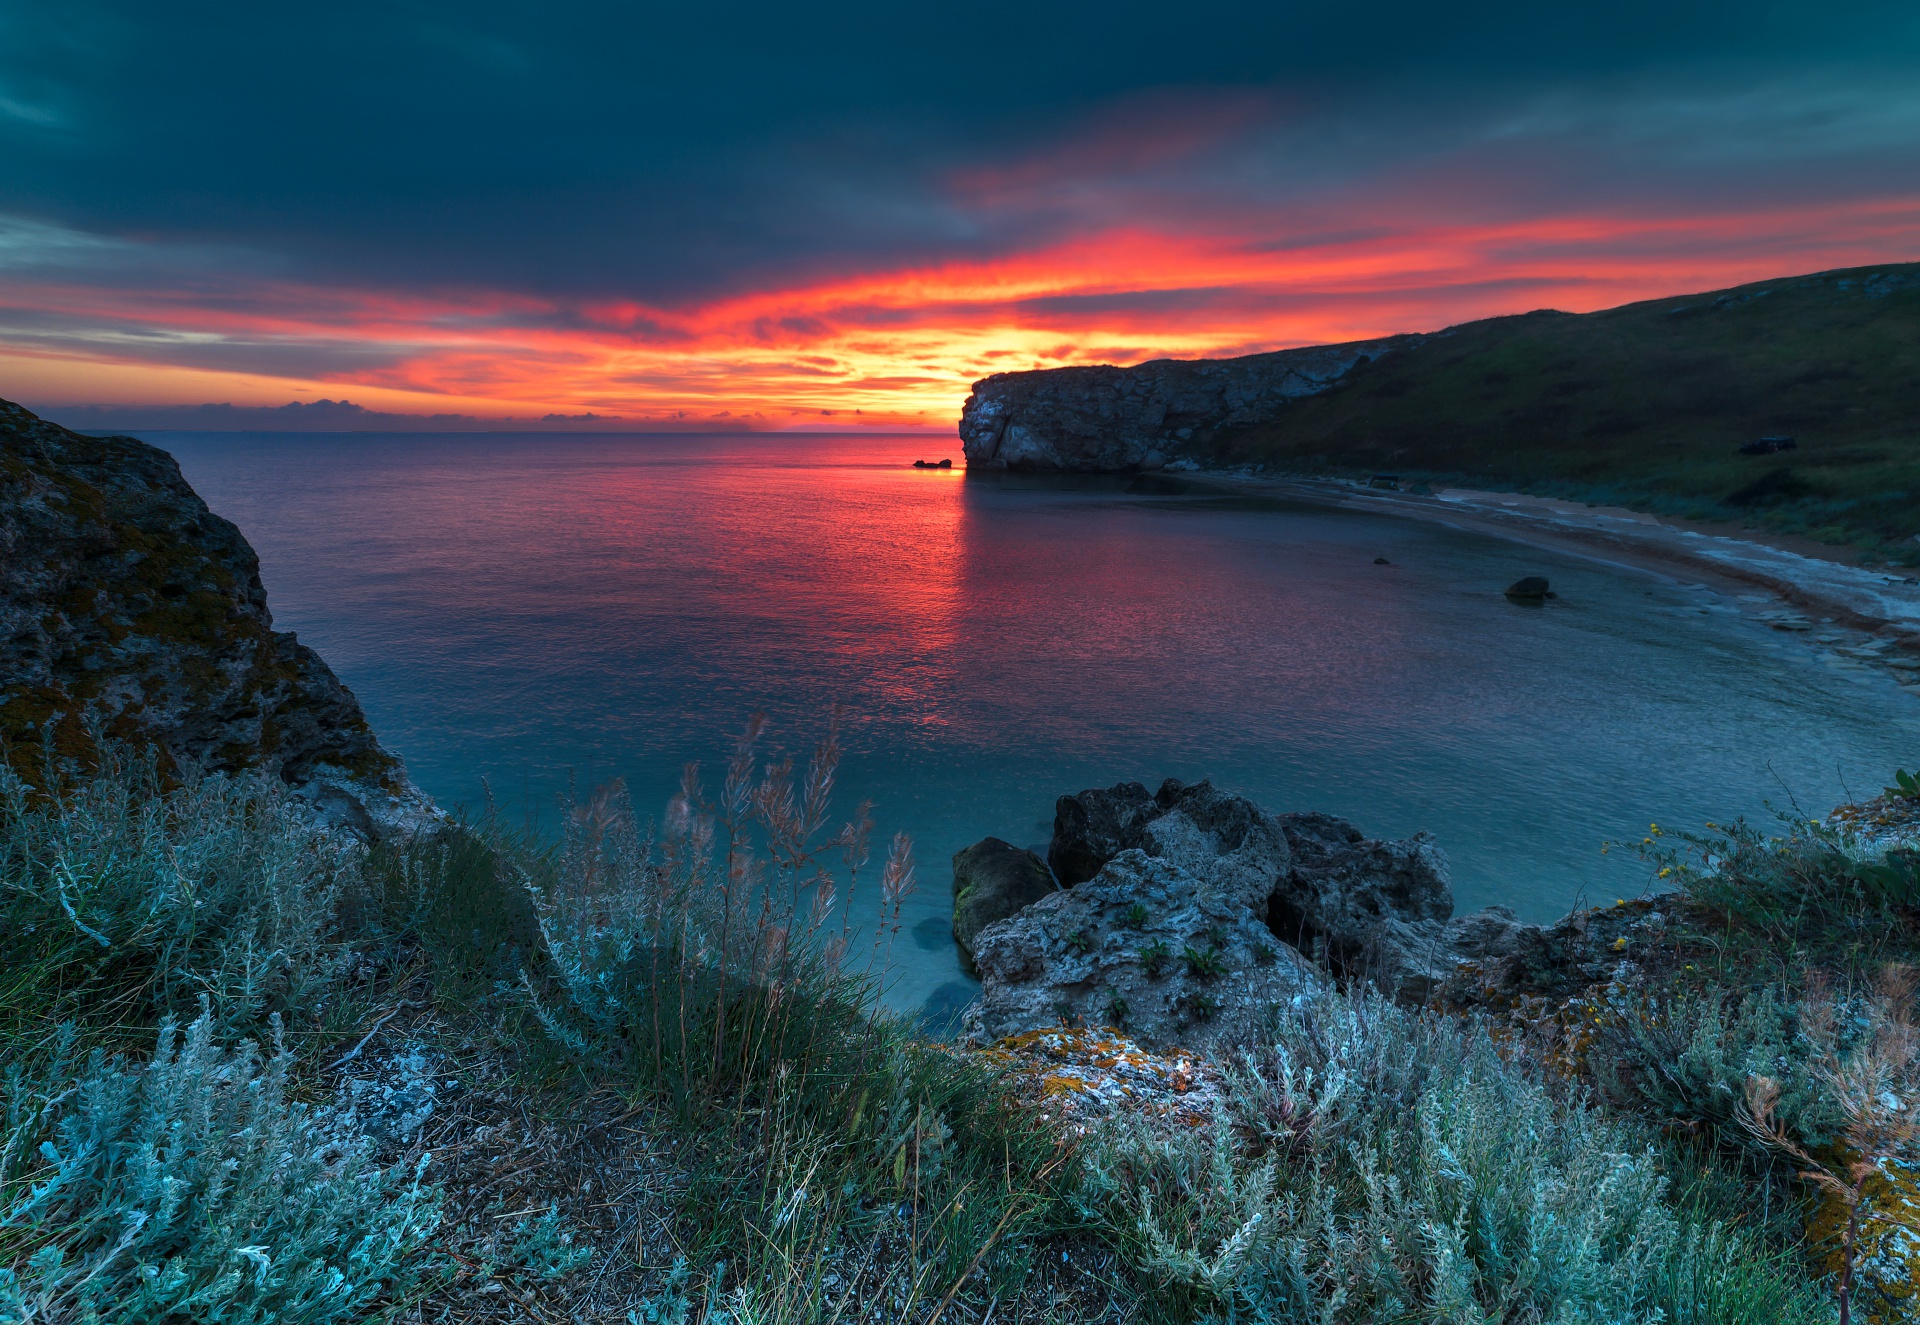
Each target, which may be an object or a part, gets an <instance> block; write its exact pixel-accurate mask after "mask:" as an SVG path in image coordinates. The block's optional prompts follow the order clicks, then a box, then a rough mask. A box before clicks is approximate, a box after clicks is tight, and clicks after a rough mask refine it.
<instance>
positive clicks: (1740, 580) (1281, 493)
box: [1187, 471, 1920, 698]
mask: <svg viewBox="0 0 1920 1325" xmlns="http://www.w3.org/2000/svg"><path fill="white" fill-rule="evenodd" d="M1187 481H1188V482H1189V483H1191V484H1192V485H1193V489H1194V490H1196V491H1205V490H1207V489H1212V490H1214V491H1217V492H1220V493H1223V494H1232V495H1237V496H1255V497H1266V498H1274V499H1280V500H1288V501H1299V502H1304V503H1307V504H1310V505H1316V506H1331V507H1334V508H1337V509H1342V510H1355V511H1367V512H1371V513H1373V514H1379V515H1394V516H1399V517H1402V518H1405V519H1415V520H1426V521H1429V522H1431V523H1436V524H1445V525H1449V526H1451V527H1453V528H1456V529H1463V530H1468V531H1471V532H1476V533H1484V534H1491V535H1493V536H1495V537H1497V538H1505V539H1508V540H1511V541H1513V542H1517V543H1522V544H1526V545H1528V546H1533V547H1538V548H1541V549H1543V550H1547V551H1555V552H1562V553H1572V554H1574V555H1579V556H1586V557H1591V558H1596V559H1599V560H1602V561H1608V562H1612V563H1614V564H1616V565H1624V566H1628V567H1631V568H1633V569H1637V570H1645V571H1652V572H1655V573H1657V574H1662V575H1667V576H1670V577H1671V576H1677V575H1681V574H1683V573H1684V575H1685V576H1686V577H1687V578H1691V579H1693V580H1696V581H1704V582H1707V583H1709V585H1710V587H1715V588H1722V589H1748V590H1753V589H1759V590H1762V591H1764V592H1766V593H1767V594H1769V595H1771V596H1773V597H1774V598H1777V599H1779V600H1780V601H1782V602H1783V603H1786V604H1788V605H1789V606H1790V607H1791V608H1796V609H1799V610H1798V611H1797V612H1795V611H1774V612H1761V613H1758V614H1757V615H1758V617H1759V619H1760V620H1761V621H1763V622H1764V623H1765V624H1767V625H1769V626H1772V627H1773V628H1774V629H1776V630H1782V631H1792V632H1818V631H1820V630H1821V628H1823V627H1824V628H1826V629H1827V631H1828V632H1829V633H1832V632H1834V631H1848V632H1852V633H1853V634H1855V635H1860V636H1866V637H1868V638H1867V641H1866V642H1864V643H1855V644H1853V645H1852V646H1851V647H1850V648H1848V649H1846V650H1845V652H1846V654H1847V656H1848V657H1849V658H1850V659H1851V660H1852V661H1855V662H1862V663H1869V664H1872V663H1879V664H1881V665H1882V666H1883V667H1884V668H1885V670H1886V671H1888V672H1889V673H1890V674H1891V675H1892V676H1893V677H1894V679H1895V680H1897V681H1898V682H1899V683H1900V684H1901V686H1902V688H1904V689H1906V690H1908V691H1909V692H1910V693H1912V694H1913V695H1914V696H1915V697H1916V698H1920V668H1908V667H1903V666H1900V665H1899V664H1900V663H1903V662H1906V661H1908V660H1913V661H1916V662H1920V578H1914V577H1907V576H1900V575H1896V574H1893V573H1890V572H1887V571H1879V570H1870V569H1867V568H1866V567H1863V566H1857V565H1852V564H1849V563H1847V562H1844V561H1841V560H1839V559H1838V558H1837V557H1832V556H1829V557H1823V556H1818V555H1813V554H1812V553H1811V551H1800V550H1797V548H1796V547H1794V546H1792V544H1796V543H1800V542H1802V541H1803V540H1786V539H1781V540H1775V541H1765V540H1761V539H1756V538H1745V537H1740V536H1737V535H1735V534H1731V533H1722V532H1718V531H1709V530H1707V529H1703V528H1700V527H1698V526H1697V525H1693V524H1692V523H1690V522H1688V521H1684V520H1680V519H1677V518H1674V517H1665V516H1657V515H1650V514H1647V513H1645V512H1642V511H1633V510H1628V509H1626V508H1625V507H1589V506H1587V505H1585V504H1584V503H1581V502H1574V501H1566V500H1562V499H1559V498H1553V497H1536V496H1531V495H1528V494H1526V493H1515V492H1493V491H1488V490H1483V489H1476V488H1445V489H1441V490H1439V491H1437V492H1435V493H1434V494H1433V495H1431V496H1428V495H1423V494H1416V493H1410V492H1401V491H1398V490H1394V489H1385V488H1369V487H1366V486H1364V485H1362V484H1360V483H1359V482H1357V481H1354V480H1348V479H1329V478H1314V477H1308V476H1305V475H1272V476H1267V475H1247V474H1237V473H1232V472H1227V473H1208V472H1206V471H1200V472H1198V473H1195V474H1192V475H1191V476H1190V477H1188V478H1187ZM1808 546H1809V548H1810V549H1811V548H1813V547H1816V546H1817V545H1808Z"/></svg>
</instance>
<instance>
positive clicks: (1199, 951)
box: [1180, 944, 1227, 980]
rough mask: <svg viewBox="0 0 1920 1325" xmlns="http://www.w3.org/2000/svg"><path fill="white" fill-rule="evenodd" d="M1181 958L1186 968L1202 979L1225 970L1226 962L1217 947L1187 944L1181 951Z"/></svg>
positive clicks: (1210, 977)
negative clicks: (1200, 946)
mask: <svg viewBox="0 0 1920 1325" xmlns="http://www.w3.org/2000/svg"><path fill="white" fill-rule="evenodd" d="M1180 956H1181V959H1182V960H1183V961H1185V962H1186V964H1187V970H1188V972H1189V973H1191V974H1192V975H1194V976H1196V977H1198V978H1199V979H1202V980H1211V979H1213V978H1214V977H1215V976H1217V975H1222V974H1224V973H1225V972H1226V969H1227V963H1226V960H1225V959H1224V958H1222V957H1221V955H1220V949H1218V948H1196V947H1193V946H1192V945H1191V944H1189V945H1188V946H1187V947H1186V948H1185V949H1183V950H1182V951H1181V954H1180Z"/></svg>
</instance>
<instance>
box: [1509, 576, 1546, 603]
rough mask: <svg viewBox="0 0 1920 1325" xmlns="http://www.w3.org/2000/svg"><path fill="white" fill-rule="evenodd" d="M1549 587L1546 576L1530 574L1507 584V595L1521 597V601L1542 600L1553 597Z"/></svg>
mask: <svg viewBox="0 0 1920 1325" xmlns="http://www.w3.org/2000/svg"><path fill="white" fill-rule="evenodd" d="M1548 589H1549V585H1548V584H1547V578H1546V576H1544V575H1528V576H1526V577H1525V578H1523V579H1518V580H1515V581H1514V582H1513V583H1512V584H1509V585H1508V586H1507V597H1509V598H1516V599H1519V600H1520V601H1521V602H1540V601H1542V600H1544V599H1547V598H1551V597H1553V595H1552V594H1551V593H1549V592H1548Z"/></svg>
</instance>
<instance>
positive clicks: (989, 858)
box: [953, 837, 1055, 973]
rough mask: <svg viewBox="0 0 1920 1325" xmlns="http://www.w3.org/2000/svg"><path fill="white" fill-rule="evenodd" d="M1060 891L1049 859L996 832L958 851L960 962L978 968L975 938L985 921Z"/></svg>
mask: <svg viewBox="0 0 1920 1325" xmlns="http://www.w3.org/2000/svg"><path fill="white" fill-rule="evenodd" d="M1053 891H1055V888H1054V883H1053V876H1052V875H1051V874H1049V873H1048V872H1047V862H1046V861H1044V860H1042V859H1040V857H1038V856H1036V855H1034V854H1033V852H1031V851H1027V850H1024V849H1022V848H1020V847H1017V846H1015V845H1013V843H1011V842H1002V841H1001V840H1000V839H999V838H997V837H989V838H984V839H982V840H981V841H978V842H975V843H974V844H973V845H972V846H970V847H962V848H961V849H960V850H958V851H956V852H954V853H953V941H954V942H955V943H957V944H959V945H960V965H961V967H962V968H963V969H965V970H967V971H968V972H969V973H971V971H972V970H973V940H974V936H975V935H976V934H978V933H979V932H980V931H981V930H982V929H984V928H985V927H986V926H988V925H991V924H992V923H993V922H994V921H996V920H1005V919H1006V918H1007V917H1008V916H1011V915H1014V914H1016V913H1018V912H1019V911H1020V910H1021V908H1023V907H1025V906H1027V905H1029V904H1030V903H1033V902H1037V901H1039V900H1040V899H1041V898H1042V897H1045V896H1046V895H1047V894H1048V893H1050V892H1053Z"/></svg>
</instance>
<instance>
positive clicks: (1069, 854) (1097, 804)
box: [1047, 782, 1166, 888]
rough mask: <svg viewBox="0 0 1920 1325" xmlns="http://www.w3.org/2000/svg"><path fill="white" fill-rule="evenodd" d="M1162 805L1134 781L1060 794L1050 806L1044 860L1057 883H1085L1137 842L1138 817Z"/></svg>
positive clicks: (1151, 815) (1146, 816) (1149, 814)
mask: <svg viewBox="0 0 1920 1325" xmlns="http://www.w3.org/2000/svg"><path fill="white" fill-rule="evenodd" d="M1165 812H1166V811H1165V810H1164V809H1163V808H1162V807H1161V806H1159V805H1158V804H1156V803H1155V802H1154V799H1153V793H1152V792H1150V791H1148V790H1147V789H1146V788H1145V787H1144V786H1142V785H1141V784H1140V783H1138V782H1122V783H1120V784H1119V785H1118V786H1115V787H1108V788H1105V789H1104V790H1103V789H1101V788H1098V787H1094V788H1090V789H1088V790H1086V791H1083V792H1081V793H1080V794H1079V795H1078V796H1062V797H1061V798H1060V799H1059V800H1058V801H1057V802H1055V804H1054V807H1053V840H1052V841H1051V842H1050V843H1048V844H1047V864H1049V865H1051V866H1052V867H1053V877H1054V878H1056V879H1058V880H1060V884H1061V886H1062V887H1066V888H1071V887H1073V885H1074V884H1076V883H1085V882H1086V881H1087V880H1088V879H1091V878H1092V877H1093V876H1094V875H1096V874H1098V873H1099V872H1100V870H1101V868H1102V867H1103V866H1104V865H1105V864H1106V863H1107V862H1108V861H1110V860H1112V859H1113V858H1114V857H1115V856H1117V855H1119V854H1120V853H1121V852H1122V851H1125V850H1126V849H1127V848H1128V847H1137V846H1139V845H1140V842H1141V838H1140V833H1139V829H1138V826H1137V825H1138V822H1139V821H1140V820H1142V819H1150V818H1154V817H1156V816H1158V815H1161V814H1164V813H1165Z"/></svg>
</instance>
